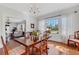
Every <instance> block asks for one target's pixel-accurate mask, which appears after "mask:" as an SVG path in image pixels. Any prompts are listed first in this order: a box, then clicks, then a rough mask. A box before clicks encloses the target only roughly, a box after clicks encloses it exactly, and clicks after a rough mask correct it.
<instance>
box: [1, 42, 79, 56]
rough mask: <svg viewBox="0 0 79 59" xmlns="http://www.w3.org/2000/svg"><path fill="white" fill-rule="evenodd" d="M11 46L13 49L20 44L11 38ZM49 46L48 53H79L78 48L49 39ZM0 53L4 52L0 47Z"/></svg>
mask: <svg viewBox="0 0 79 59" xmlns="http://www.w3.org/2000/svg"><path fill="white" fill-rule="evenodd" d="M9 46H10V47H11V49H13V48H15V47H18V46H19V44H17V43H15V44H14V43H13V41H12V40H11V41H10V44H9ZM48 47H49V49H48V55H79V51H78V50H77V49H75V48H72V47H69V46H67V45H66V44H63V43H59V42H55V41H48ZM0 54H3V53H2V49H0Z"/></svg>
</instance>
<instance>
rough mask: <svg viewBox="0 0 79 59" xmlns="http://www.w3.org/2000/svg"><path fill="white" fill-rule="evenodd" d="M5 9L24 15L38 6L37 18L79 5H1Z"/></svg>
mask: <svg viewBox="0 0 79 59" xmlns="http://www.w3.org/2000/svg"><path fill="white" fill-rule="evenodd" d="M0 5H3V6H5V7H8V8H11V9H14V10H17V11H19V12H22V13H27V12H28V11H29V8H30V7H34V6H36V8H38V10H39V13H38V14H37V15H36V16H42V15H46V14H48V13H53V12H57V11H61V10H65V9H67V8H71V7H74V6H77V5H79V4H78V3H35V4H33V3H1V4H0ZM33 5H34V6H33Z"/></svg>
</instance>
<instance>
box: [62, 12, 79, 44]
mask: <svg viewBox="0 0 79 59" xmlns="http://www.w3.org/2000/svg"><path fill="white" fill-rule="evenodd" d="M75 31H79V13H76V14H75V13H70V14H66V15H64V16H62V35H63V36H65V37H66V38H65V39H64V42H65V43H67V40H68V37H69V35H73V34H74V32H75Z"/></svg>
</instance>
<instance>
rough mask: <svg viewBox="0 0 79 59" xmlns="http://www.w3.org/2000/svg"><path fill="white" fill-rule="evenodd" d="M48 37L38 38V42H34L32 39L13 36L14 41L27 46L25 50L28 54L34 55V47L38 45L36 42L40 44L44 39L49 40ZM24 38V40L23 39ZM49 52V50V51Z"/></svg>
mask: <svg viewBox="0 0 79 59" xmlns="http://www.w3.org/2000/svg"><path fill="white" fill-rule="evenodd" d="M47 39H48V38H44V39H41V40H39V39H38V40H36V42H34V41H33V40H31V39H29V38H28V39H17V38H13V41H15V42H17V43H19V44H21V45H23V46H24V47H25V50H26V53H25V54H26V55H32V54H33V47H34V46H35V45H36V44H39V43H41V42H43V41H47ZM21 40H22V41H21ZM47 53H48V52H47Z"/></svg>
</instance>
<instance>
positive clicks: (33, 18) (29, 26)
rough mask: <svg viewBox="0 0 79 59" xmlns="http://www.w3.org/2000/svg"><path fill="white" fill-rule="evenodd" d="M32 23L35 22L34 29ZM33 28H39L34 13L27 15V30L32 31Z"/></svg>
mask: <svg viewBox="0 0 79 59" xmlns="http://www.w3.org/2000/svg"><path fill="white" fill-rule="evenodd" d="M31 24H34V25H35V26H34V29H33V28H31ZM33 30H37V20H36V18H35V17H33V16H32V15H27V16H26V32H32V31H33Z"/></svg>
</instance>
